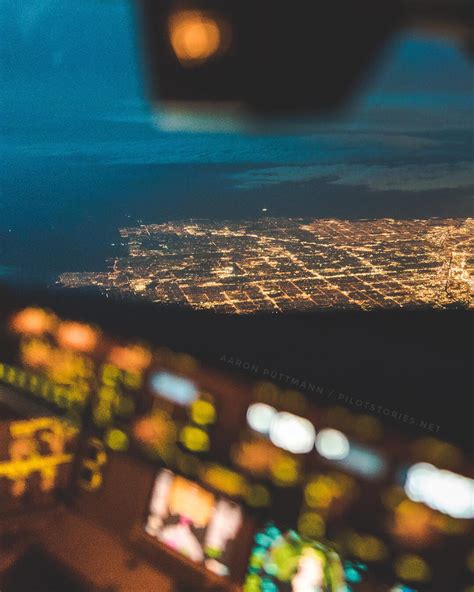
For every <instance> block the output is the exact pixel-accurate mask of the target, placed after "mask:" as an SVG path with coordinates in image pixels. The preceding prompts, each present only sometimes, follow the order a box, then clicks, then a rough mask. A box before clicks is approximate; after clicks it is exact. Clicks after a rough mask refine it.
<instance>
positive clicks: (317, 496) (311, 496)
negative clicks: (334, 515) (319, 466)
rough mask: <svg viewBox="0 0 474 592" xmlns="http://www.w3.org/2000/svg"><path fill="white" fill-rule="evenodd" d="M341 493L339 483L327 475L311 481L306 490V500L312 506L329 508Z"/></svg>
mask: <svg viewBox="0 0 474 592" xmlns="http://www.w3.org/2000/svg"><path fill="white" fill-rule="evenodd" d="M340 493H341V492H340V488H339V486H338V485H337V483H336V482H335V481H334V480H333V479H331V477H326V476H325V475H321V476H319V477H318V478H317V479H316V480H315V481H313V482H311V483H309V484H308V485H307V486H306V487H305V490H304V496H305V501H306V503H307V505H308V506H309V507H310V508H328V507H329V506H330V505H331V503H332V501H333V499H335V498H336V497H338V496H339V495H340Z"/></svg>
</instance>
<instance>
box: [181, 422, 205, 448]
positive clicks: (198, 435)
mask: <svg viewBox="0 0 474 592" xmlns="http://www.w3.org/2000/svg"><path fill="white" fill-rule="evenodd" d="M180 440H181V442H182V443H183V444H184V446H186V448H187V449H188V450H191V451H192V452H205V451H206V450H209V436H208V435H207V433H206V432H205V431H204V430H202V429H201V428H196V427H194V426H186V427H184V428H183V429H182V430H181V435H180Z"/></svg>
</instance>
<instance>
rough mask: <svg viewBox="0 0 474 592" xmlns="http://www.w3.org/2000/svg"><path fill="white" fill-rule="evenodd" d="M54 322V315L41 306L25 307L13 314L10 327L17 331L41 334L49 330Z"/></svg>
mask: <svg viewBox="0 0 474 592" xmlns="http://www.w3.org/2000/svg"><path fill="white" fill-rule="evenodd" d="M54 324H55V317H54V315H53V314H51V313H48V312H47V311H46V310H43V309H42V308H34V307H31V308H25V309H23V310H22V311H20V312H18V313H17V314H16V315H14V316H13V318H12V320H11V323H10V325H11V328H12V329H13V331H16V332H17V333H29V334H30V335H41V334H42V333H45V332H46V331H50V330H51V329H52V328H53V326H54Z"/></svg>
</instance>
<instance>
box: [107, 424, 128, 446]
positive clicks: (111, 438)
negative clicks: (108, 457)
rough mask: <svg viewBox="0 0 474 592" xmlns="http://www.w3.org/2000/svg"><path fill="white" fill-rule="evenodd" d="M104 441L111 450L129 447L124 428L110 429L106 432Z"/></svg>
mask: <svg viewBox="0 0 474 592" xmlns="http://www.w3.org/2000/svg"><path fill="white" fill-rule="evenodd" d="M104 441H105V443H106V444H107V446H108V447H109V448H110V449H111V450H127V449H128V436H127V434H126V433H125V432H122V430H117V429H111V430H108V431H107V432H106V434H105V437H104Z"/></svg>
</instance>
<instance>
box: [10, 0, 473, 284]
mask: <svg viewBox="0 0 474 592" xmlns="http://www.w3.org/2000/svg"><path fill="white" fill-rule="evenodd" d="M0 27H1V31H2V35H1V36H0V55H1V56H2V58H1V59H2V68H1V72H2V74H1V77H2V78H1V83H2V84H1V88H0V101H1V106H2V110H1V112H2V121H1V130H2V134H1V138H0V145H1V150H2V163H3V164H2V170H1V172H0V175H1V176H0V183H1V187H0V189H1V194H0V274H1V273H2V271H1V270H2V267H1V266H2V265H3V266H5V267H7V268H10V267H12V268H17V269H18V268H19V269H22V270H24V271H25V272H26V273H27V274H33V272H35V273H36V272H39V273H43V272H44V273H47V274H53V275H54V274H55V273H58V272H60V271H64V270H73V269H87V268H98V266H100V265H103V264H104V261H105V257H106V256H107V255H109V254H111V253H112V252H113V249H112V247H111V243H112V242H115V241H116V239H117V228H118V227H120V226H123V225H127V224H129V225H130V224H135V223H136V221H137V219H140V220H143V221H146V222H155V221H156V222H159V221H161V220H166V219H176V218H183V217H188V216H199V217H212V216H217V217H252V216H255V215H259V214H260V212H261V209H262V207H266V208H268V213H269V214H270V215H294V216H298V215H311V216H343V217H351V218H357V217H372V216H374V217H379V216H384V215H388V216H398V217H414V216H416V217H421V216H436V215H440V216H450V215H454V216H466V215H472V213H473V204H472V189H473V186H474V179H473V169H472V156H473V125H474V124H473V110H472V90H473V78H472V71H471V67H470V64H469V62H468V60H467V58H466V57H465V56H463V54H462V53H460V52H459V51H458V50H457V48H456V47H455V46H454V45H453V44H451V43H448V42H443V41H439V40H433V39H428V38H420V37H418V38H417V37H413V36H411V37H407V36H405V37H402V38H399V39H396V40H394V41H393V43H392V44H391V45H390V46H389V47H388V48H387V51H386V52H385V55H384V56H382V59H381V61H380V64H379V65H378V68H377V69H376V72H375V74H374V76H373V78H372V80H371V81H370V83H369V84H368V85H367V87H366V88H365V91H364V92H363V93H362V94H361V95H360V96H359V97H358V98H357V100H356V102H355V104H354V105H353V107H352V109H351V111H350V112H349V113H348V114H347V115H346V117H345V118H344V120H341V121H337V122H327V123H325V124H321V123H319V124H317V123H314V122H305V123H304V125H301V126H300V128H299V130H298V131H297V133H296V134H295V135H292V136H288V135H284V134H278V133H276V132H275V131H273V132H272V133H271V132H267V133H263V132H262V133H259V134H253V135H243V134H235V133H234V134H221V135H219V134H203V133H199V134H191V133H177V132H170V131H164V130H163V129H159V128H158V127H157V125H156V122H155V121H154V118H153V114H152V112H151V110H150V109H149V107H148V104H147V103H146V101H145V99H144V92H143V88H142V72H141V67H140V62H139V58H138V51H137V41H136V33H135V29H134V23H133V12H132V10H131V5H130V4H129V3H127V2H124V1H122V0H109V1H104V0H78V1H76V2H71V1H70V0H21V2H18V1H15V0H0ZM6 272H7V269H4V273H6Z"/></svg>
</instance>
